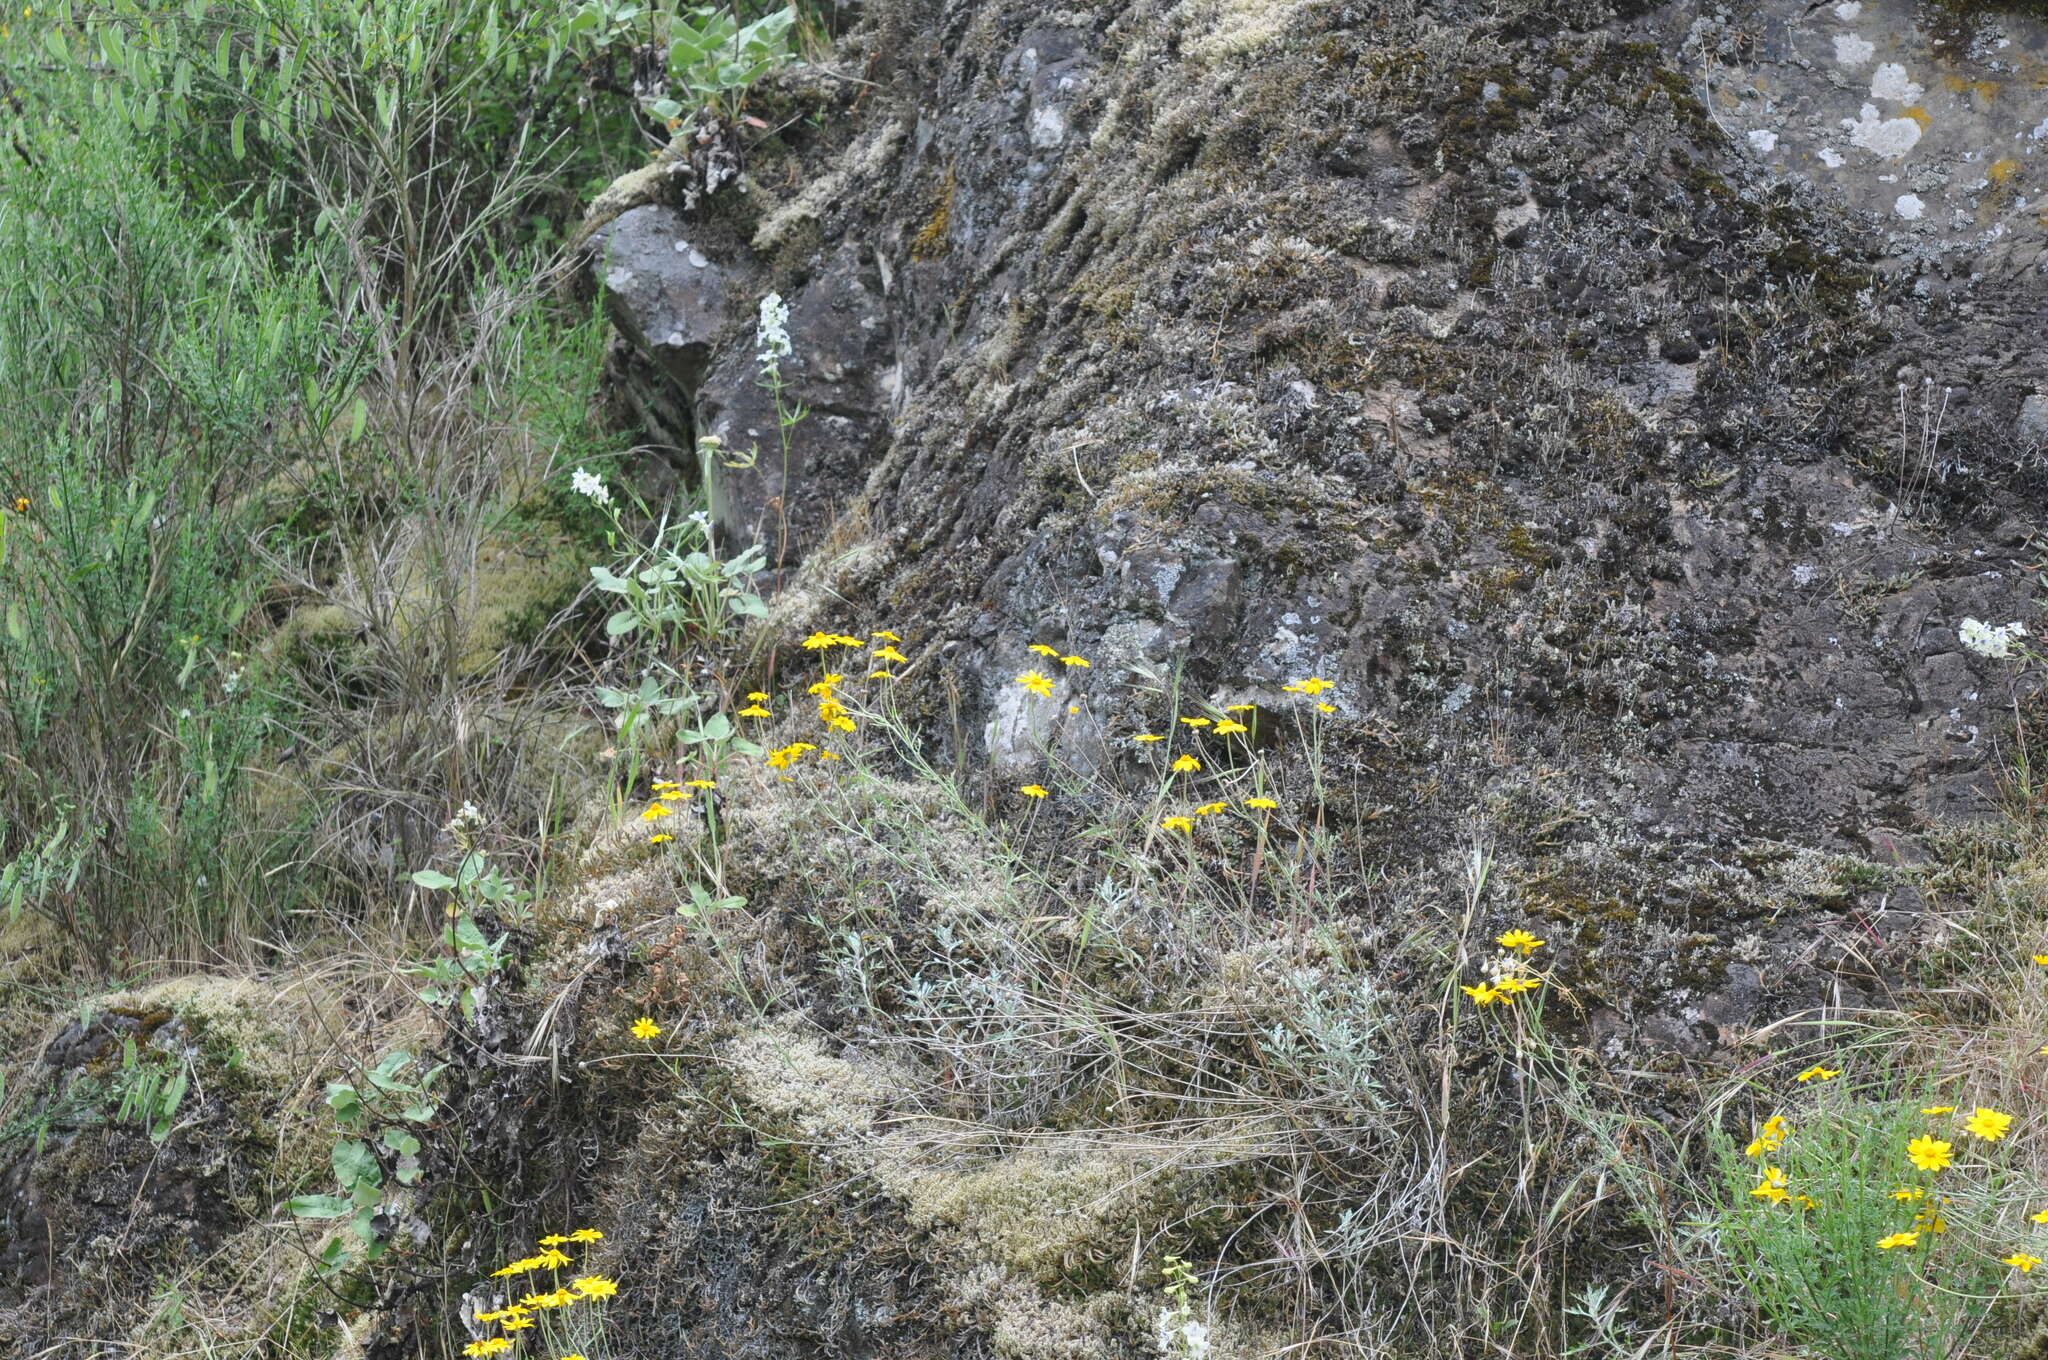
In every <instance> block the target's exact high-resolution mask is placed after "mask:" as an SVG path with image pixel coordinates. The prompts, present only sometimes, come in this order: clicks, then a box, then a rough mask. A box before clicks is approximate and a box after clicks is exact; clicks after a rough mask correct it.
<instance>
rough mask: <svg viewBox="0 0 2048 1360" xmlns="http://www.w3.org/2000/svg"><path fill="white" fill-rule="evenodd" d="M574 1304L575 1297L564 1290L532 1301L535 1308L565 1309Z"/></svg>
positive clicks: (543, 1295) (558, 1290)
mask: <svg viewBox="0 0 2048 1360" xmlns="http://www.w3.org/2000/svg"><path fill="white" fill-rule="evenodd" d="M575 1302H576V1295H574V1294H572V1293H570V1292H569V1291H568V1290H566V1289H557V1290H556V1291H555V1292H554V1293H552V1294H542V1295H541V1296H540V1297H539V1298H537V1299H535V1300H534V1301H533V1306H534V1307H536V1308H567V1307H568V1306H569V1305H571V1304H573V1303H575Z"/></svg>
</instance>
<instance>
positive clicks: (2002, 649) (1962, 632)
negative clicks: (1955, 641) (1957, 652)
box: [1956, 619, 2027, 661]
mask: <svg viewBox="0 0 2048 1360" xmlns="http://www.w3.org/2000/svg"><path fill="white" fill-rule="evenodd" d="M2026 635H2027V626H2026V625H2025V624H2024V623H2017V622H2015V623H2007V624H1989V623H1986V622H1984V620H1982V619H1964V620H1963V626H1962V627H1961V628H1958V629H1957V630H1956V636H1957V637H1958V638H1960V639H1961V640H1962V644H1963V645H1964V646H1965V647H1968V648H1969V649H1970V650H1971V651H1973V652H1975V653H1976V654H1977V655H1979V656H1988V657H1992V658H1994V659H1996V660H2000V661H2003V660H2005V659H2006V658H2007V657H2010V656H2011V655H2012V644H2013V642H2014V640H2015V639H2018V638H2023V637H2025V636H2026Z"/></svg>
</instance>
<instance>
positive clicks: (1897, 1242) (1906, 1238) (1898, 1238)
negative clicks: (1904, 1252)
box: [1877, 1232, 1920, 1251]
mask: <svg viewBox="0 0 2048 1360" xmlns="http://www.w3.org/2000/svg"><path fill="white" fill-rule="evenodd" d="M1919 1240H1920V1234H1919V1233H1917V1232H1901V1233H1893V1234H1892V1235H1891V1236H1890V1237H1880V1238H1878V1239H1877V1249H1878V1250H1879V1251H1890V1250H1891V1249H1892V1248H1893V1247H1910V1246H1912V1245H1913V1244H1914V1243H1915V1242H1918V1241H1919Z"/></svg>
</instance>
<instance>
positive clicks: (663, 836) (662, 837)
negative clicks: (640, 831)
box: [647, 831, 675, 845]
mask: <svg viewBox="0 0 2048 1360" xmlns="http://www.w3.org/2000/svg"><path fill="white" fill-rule="evenodd" d="M674 839H675V837H674V836H671V835H669V834H668V832H666V831H657V832H655V833H654V834H653V835H652V836H649V837H648V838H647V843H648V844H649V845H666V844H668V842H670V841H672V840H674Z"/></svg>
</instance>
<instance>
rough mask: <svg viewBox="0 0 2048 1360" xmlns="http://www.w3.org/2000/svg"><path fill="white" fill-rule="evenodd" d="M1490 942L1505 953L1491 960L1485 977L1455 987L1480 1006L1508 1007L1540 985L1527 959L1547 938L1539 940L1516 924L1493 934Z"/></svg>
mask: <svg viewBox="0 0 2048 1360" xmlns="http://www.w3.org/2000/svg"><path fill="white" fill-rule="evenodd" d="M1494 943H1495V944H1497V945H1499V946H1500V947H1501V948H1502V949H1503V950H1505V951H1506V952H1505V953H1503V954H1502V955H1501V956H1500V957H1499V958H1498V959H1496V960H1494V962H1493V965H1492V967H1491V968H1490V969H1488V973H1489V976H1488V977H1487V978H1486V980H1485V981H1483V982H1481V983H1479V984H1478V985H1477V986H1475V987H1460V988H1459V989H1458V990H1459V991H1461V992H1463V993H1464V994H1465V995H1466V996H1469V997H1471V998H1472V1000H1473V1001H1474V1002H1475V1003H1477V1004H1478V1005H1481V1006H1492V1005H1495V1004H1499V1005H1502V1006H1511V1005H1513V1004H1514V1001H1515V998H1516V997H1518V996H1520V995H1521V994H1522V993H1524V992H1533V991H1535V990H1536V989H1537V988H1538V987H1541V986H1542V985H1543V979H1542V978H1541V977H1538V976H1535V975H1534V974H1532V973H1531V971H1530V967H1529V959H1530V956H1531V955H1533V954H1534V953H1535V952H1536V951H1537V950H1539V949H1541V948H1543V946H1544V945H1545V944H1546V943H1548V941H1545V940H1539V939H1537V938H1536V936H1535V935H1534V934H1532V933H1530V932H1529V931H1526V930H1523V929H1521V928H1519V927H1517V928H1516V929H1514V930H1510V931H1506V932H1504V933H1503V934H1501V935H1499V936H1497V937H1496V938H1495V939H1494Z"/></svg>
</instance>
